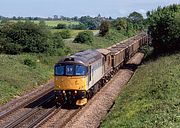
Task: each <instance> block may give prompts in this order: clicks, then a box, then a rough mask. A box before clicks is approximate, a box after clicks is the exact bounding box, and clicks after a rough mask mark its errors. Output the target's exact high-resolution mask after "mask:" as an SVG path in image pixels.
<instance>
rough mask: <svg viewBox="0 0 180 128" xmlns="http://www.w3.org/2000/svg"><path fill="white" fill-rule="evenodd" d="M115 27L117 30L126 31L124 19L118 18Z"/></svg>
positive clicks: (126, 24)
mask: <svg viewBox="0 0 180 128" xmlns="http://www.w3.org/2000/svg"><path fill="white" fill-rule="evenodd" d="M115 26H116V29H117V30H126V29H127V26H128V23H127V20H126V19H125V18H119V19H118V20H117V23H116V25H115Z"/></svg>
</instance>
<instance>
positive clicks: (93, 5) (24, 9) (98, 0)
mask: <svg viewBox="0 0 180 128" xmlns="http://www.w3.org/2000/svg"><path fill="white" fill-rule="evenodd" d="M173 3H177V4H180V0H0V5H1V7H0V15H1V16H5V17H13V16H23V17H29V16H31V17H53V15H58V16H61V15H62V16H67V17H74V16H78V17H81V16H87V15H89V16H93V17H94V16H97V15H98V14H101V16H105V17H109V16H111V17H113V18H116V17H123V16H128V15H129V14H130V13H131V12H133V11H137V12H139V13H141V14H143V16H145V14H146V12H147V11H151V10H153V9H156V8H157V7H158V6H161V7H164V6H166V5H170V4H173Z"/></svg>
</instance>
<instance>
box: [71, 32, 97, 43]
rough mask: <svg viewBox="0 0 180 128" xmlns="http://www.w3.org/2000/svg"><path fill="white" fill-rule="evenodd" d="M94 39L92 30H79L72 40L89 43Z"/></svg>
mask: <svg viewBox="0 0 180 128" xmlns="http://www.w3.org/2000/svg"><path fill="white" fill-rule="evenodd" d="M93 40H94V36H93V32H91V31H83V32H79V33H78V35H77V36H76V38H75V39H74V41H73V42H75V43H86V44H91V43H92V42H93Z"/></svg>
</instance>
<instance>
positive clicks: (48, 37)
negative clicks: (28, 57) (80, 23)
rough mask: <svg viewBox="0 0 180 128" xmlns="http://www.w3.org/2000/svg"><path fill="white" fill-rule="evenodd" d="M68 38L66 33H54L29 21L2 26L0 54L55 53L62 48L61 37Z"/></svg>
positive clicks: (8, 23)
mask: <svg viewBox="0 0 180 128" xmlns="http://www.w3.org/2000/svg"><path fill="white" fill-rule="evenodd" d="M62 35H63V36H64V38H65V37H68V36H69V34H68V31H65V32H63V33H54V34H51V32H50V31H49V30H48V29H47V28H46V26H45V25H43V24H42V23H41V24H39V25H38V24H35V23H33V22H30V21H26V22H17V23H10V22H7V23H5V24H3V26H2V27H1V28H0V52H1V53H8V54H19V53H21V52H26V53H50V54H51V53H53V54H54V53H55V52H56V51H57V49H59V48H62V49H63V48H64V47H65V46H64V42H63V39H62V37H61V36H62Z"/></svg>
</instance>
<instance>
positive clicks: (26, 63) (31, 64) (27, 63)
mask: <svg viewBox="0 0 180 128" xmlns="http://www.w3.org/2000/svg"><path fill="white" fill-rule="evenodd" d="M24 65H27V66H29V67H32V68H36V62H35V61H33V60H32V59H29V58H27V59H25V60H24Z"/></svg>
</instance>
